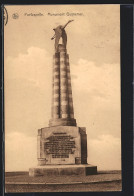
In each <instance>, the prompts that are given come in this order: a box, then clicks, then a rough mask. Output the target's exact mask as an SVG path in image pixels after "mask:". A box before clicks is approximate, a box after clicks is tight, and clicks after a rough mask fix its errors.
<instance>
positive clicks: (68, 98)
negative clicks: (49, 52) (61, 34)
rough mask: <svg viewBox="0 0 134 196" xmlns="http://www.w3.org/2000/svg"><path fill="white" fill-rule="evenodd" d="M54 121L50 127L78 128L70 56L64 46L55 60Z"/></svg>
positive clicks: (60, 47) (61, 45)
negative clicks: (75, 117)
mask: <svg viewBox="0 0 134 196" xmlns="http://www.w3.org/2000/svg"><path fill="white" fill-rule="evenodd" d="M53 63H54V64H53V90H52V92H53V93H52V97H53V98H52V115H51V116H52V119H51V120H50V121H49V126H76V120H75V119H74V111H73V100H72V88H71V79H70V65H69V55H68V54H67V51H66V48H65V46H64V45H63V44H59V45H58V52H56V53H55V54H54V59H53Z"/></svg>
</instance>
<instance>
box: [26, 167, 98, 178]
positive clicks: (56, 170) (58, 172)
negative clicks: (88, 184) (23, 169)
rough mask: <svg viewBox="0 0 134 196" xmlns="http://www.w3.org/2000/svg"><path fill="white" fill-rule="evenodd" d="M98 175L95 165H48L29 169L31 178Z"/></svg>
mask: <svg viewBox="0 0 134 196" xmlns="http://www.w3.org/2000/svg"><path fill="white" fill-rule="evenodd" d="M94 174H97V166H93V165H88V164H87V165H46V166H37V167H35V168H30V169H29V176H31V177H35V176H41V175H42V176H49V175H50V176H51V177H53V176H63V175H65V176H67V175H69V176H71V175H77V176H79V175H80V176H82V175H84V176H87V175H94Z"/></svg>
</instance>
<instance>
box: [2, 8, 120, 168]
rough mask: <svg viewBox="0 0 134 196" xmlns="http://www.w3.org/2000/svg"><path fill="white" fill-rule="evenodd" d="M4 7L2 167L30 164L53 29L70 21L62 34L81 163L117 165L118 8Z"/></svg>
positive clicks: (46, 90) (47, 87)
mask: <svg viewBox="0 0 134 196" xmlns="http://www.w3.org/2000/svg"><path fill="white" fill-rule="evenodd" d="M6 8H7V11H8V18H9V20H8V23H7V25H6V26H5V28H4V61H5V62H4V63H5V64H4V73H5V81H4V82H5V83H4V84H5V157H6V161H5V166H6V171H18V170H19V171H21V170H28V169H29V168H30V167H32V166H36V165H37V130H38V129H39V128H42V127H47V126H48V123H49V119H50V118H51V92H52V87H51V85H52V80H51V79H52V57H53V54H54V41H52V40H51V37H52V36H53V28H54V27H56V26H57V25H59V24H65V23H66V22H67V21H68V20H70V19H73V20H74V21H73V22H72V23H70V24H69V25H68V26H67V27H66V32H67V35H68V43H67V51H68V54H69V57H70V69H71V79H72V90H73V102H74V113H75V118H76V120H77V125H78V126H81V127H86V130H87V136H88V163H90V164H94V165H97V166H98V169H99V170H105V169H106V170H107V169H109V170H113V169H121V127H120V126H121V122H120V118H121V117H120V6H119V5H80V6H79V5H66V6H65V5H55V6H52V5H44V6H43V5H41V6H6ZM14 13H15V14H16V13H17V15H18V18H17V19H14V17H13V16H14ZM67 13H68V14H67ZM72 13H80V16H78V15H75V16H73V15H72ZM53 14H61V16H59V15H55V16H54V15H53Z"/></svg>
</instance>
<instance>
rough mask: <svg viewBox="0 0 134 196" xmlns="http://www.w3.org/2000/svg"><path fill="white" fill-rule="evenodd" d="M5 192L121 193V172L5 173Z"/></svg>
mask: <svg viewBox="0 0 134 196" xmlns="http://www.w3.org/2000/svg"><path fill="white" fill-rule="evenodd" d="M5 188H6V192H8V193H9V192H88V191H121V189H122V184H121V171H99V172H98V174H97V175H89V176H71V177H70V176H55V177H51V176H47V177H45V176H38V177H29V173H28V172H6V173H5Z"/></svg>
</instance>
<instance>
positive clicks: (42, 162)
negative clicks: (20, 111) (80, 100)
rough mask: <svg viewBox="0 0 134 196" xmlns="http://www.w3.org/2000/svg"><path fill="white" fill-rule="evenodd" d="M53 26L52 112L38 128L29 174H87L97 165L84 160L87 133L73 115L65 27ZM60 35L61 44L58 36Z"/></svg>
mask: <svg viewBox="0 0 134 196" xmlns="http://www.w3.org/2000/svg"><path fill="white" fill-rule="evenodd" d="M70 22H72V20H70V21H68V23H66V24H65V25H64V26H61V25H59V26H58V27H56V28H55V29H53V30H54V31H55V35H54V36H53V37H52V38H51V39H52V40H53V39H54V38H55V54H54V55H53V83H52V108H51V109H52V116H51V119H50V121H49V127H45V128H41V129H39V130H38V136H37V145H38V147H37V158H38V166H37V167H35V168H30V169H29V175H30V176H38V175H90V174H97V167H96V166H92V165H89V164H87V134H86V128H85V127H78V126H77V124H76V119H75V118H74V109H73V99H72V88H71V77H70V64H69V55H68V54H67V49H66V45H67V34H66V32H65V27H66V26H67V25H68V24H69V23H70ZM60 38H62V44H59V40H60Z"/></svg>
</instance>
